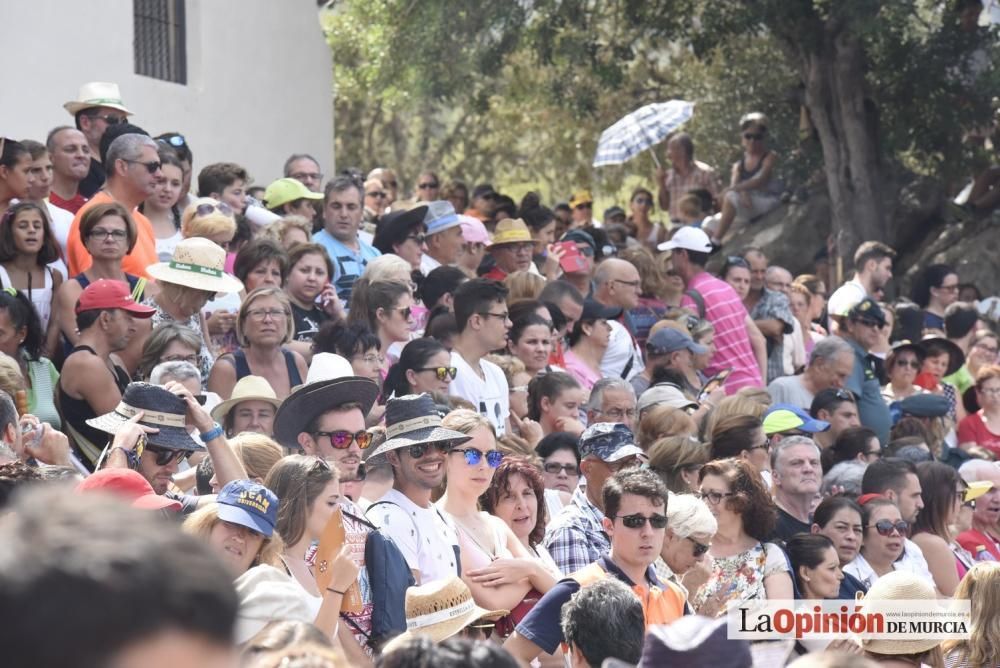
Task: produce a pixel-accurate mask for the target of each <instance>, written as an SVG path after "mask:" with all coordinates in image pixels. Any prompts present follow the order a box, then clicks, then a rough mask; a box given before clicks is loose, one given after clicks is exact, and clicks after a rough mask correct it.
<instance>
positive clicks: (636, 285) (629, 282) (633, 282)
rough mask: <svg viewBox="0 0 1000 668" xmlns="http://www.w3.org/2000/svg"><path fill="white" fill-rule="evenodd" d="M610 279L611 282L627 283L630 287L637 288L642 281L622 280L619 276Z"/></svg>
mask: <svg viewBox="0 0 1000 668" xmlns="http://www.w3.org/2000/svg"><path fill="white" fill-rule="evenodd" d="M611 281H612V282H613V283H621V284H622V285H627V286H629V287H630V288H638V287H639V286H640V285H642V281H623V280H622V279H620V278H613V279H611Z"/></svg>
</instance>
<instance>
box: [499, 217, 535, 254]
mask: <svg viewBox="0 0 1000 668" xmlns="http://www.w3.org/2000/svg"><path fill="white" fill-rule="evenodd" d="M524 241H533V239H532V238H531V231H530V230H529V229H528V226H527V225H525V223H524V221H523V220H521V219H520V218H505V219H504V220H501V221H500V222H499V223H497V227H496V229H495V230H494V231H493V241H492V242H491V243H490V245H489V246H488V248H495V247H496V246H502V245H503V244H518V243H521V242H524Z"/></svg>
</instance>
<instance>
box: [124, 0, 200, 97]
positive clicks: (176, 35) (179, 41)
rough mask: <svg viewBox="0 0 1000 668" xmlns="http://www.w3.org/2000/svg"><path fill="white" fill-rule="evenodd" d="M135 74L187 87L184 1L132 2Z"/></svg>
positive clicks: (144, 0)
mask: <svg viewBox="0 0 1000 668" xmlns="http://www.w3.org/2000/svg"><path fill="white" fill-rule="evenodd" d="M132 14H133V18H134V21H135V41H134V42H133V47H134V50H135V73H136V74H141V75H143V76H147V77H153V78H154V79H162V80H163V81H172V82H174V83H179V84H186V83H187V34H186V32H185V28H184V0H132Z"/></svg>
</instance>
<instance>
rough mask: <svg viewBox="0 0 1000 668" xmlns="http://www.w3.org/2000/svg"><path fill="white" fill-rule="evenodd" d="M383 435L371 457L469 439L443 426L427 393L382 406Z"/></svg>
mask: <svg viewBox="0 0 1000 668" xmlns="http://www.w3.org/2000/svg"><path fill="white" fill-rule="evenodd" d="M385 435H386V441H385V443H383V444H382V445H380V446H378V448H377V449H375V451H373V452H372V454H371V455H370V456H371V457H378V456H379V455H384V454H385V453H387V452H389V451H390V450H397V449H399V448H408V447H410V446H411V445H420V444H421V443H451V444H452V445H460V444H462V443H465V442H466V441H469V440H471V439H472V437H471V436H468V435H467V434H463V433H462V432H460V431H455V430H453V429H445V428H444V427H442V426H441V416H439V415H438V413H437V411H436V410H435V406H434V399H432V398H431V395H429V394H426V393H424V394H407V395H405V396H402V397H395V398H393V399H389V402H388V403H387V404H386V405H385Z"/></svg>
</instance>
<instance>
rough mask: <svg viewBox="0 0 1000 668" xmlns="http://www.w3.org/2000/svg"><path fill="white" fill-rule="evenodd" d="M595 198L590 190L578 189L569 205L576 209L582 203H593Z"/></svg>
mask: <svg viewBox="0 0 1000 668" xmlns="http://www.w3.org/2000/svg"><path fill="white" fill-rule="evenodd" d="M593 203H594V198H593V197H592V196H591V194H590V191H589V190H577V191H576V192H575V193H573V197H572V198H571V199H570V201H569V206H570V208H571V209H575V208H576V207H578V206H580V205H581V204H593Z"/></svg>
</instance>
